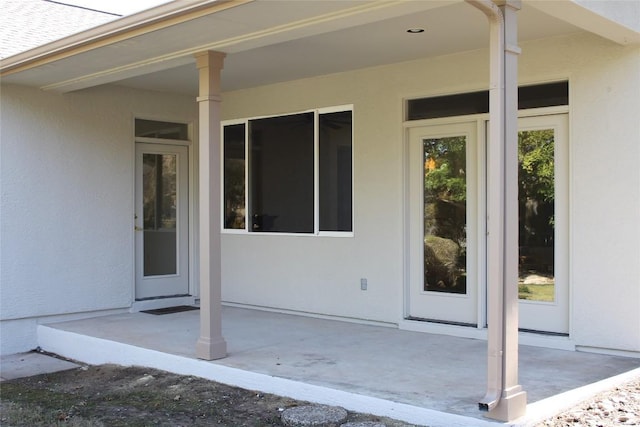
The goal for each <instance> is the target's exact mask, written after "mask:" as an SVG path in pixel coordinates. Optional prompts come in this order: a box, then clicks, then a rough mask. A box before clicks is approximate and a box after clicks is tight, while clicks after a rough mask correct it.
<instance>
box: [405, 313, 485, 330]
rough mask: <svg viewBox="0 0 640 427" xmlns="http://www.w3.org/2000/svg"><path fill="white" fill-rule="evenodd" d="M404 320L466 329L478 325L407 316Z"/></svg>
mask: <svg viewBox="0 0 640 427" xmlns="http://www.w3.org/2000/svg"><path fill="white" fill-rule="evenodd" d="M405 320H412V321H414V322H429V323H438V324H441V325H452V326H464V327H467V328H477V327H478V325H477V324H476V323H465V322H453V321H450V320H438V319H427V318H424V317H414V316H409V317H407V318H406V319H405Z"/></svg>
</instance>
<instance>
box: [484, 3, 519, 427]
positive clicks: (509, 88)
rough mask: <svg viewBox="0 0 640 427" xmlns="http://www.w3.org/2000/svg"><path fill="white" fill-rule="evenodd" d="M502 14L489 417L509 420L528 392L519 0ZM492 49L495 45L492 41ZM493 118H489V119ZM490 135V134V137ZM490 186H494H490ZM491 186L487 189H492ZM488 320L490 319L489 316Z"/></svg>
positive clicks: (504, 6)
mask: <svg viewBox="0 0 640 427" xmlns="http://www.w3.org/2000/svg"><path fill="white" fill-rule="evenodd" d="M495 3H496V4H497V5H498V7H499V8H500V10H501V12H502V16H503V17H504V25H503V31H504V48H503V51H502V53H501V54H502V55H503V66H504V97H503V101H502V104H503V107H502V108H503V109H504V124H503V129H504V131H503V132H504V140H503V141H502V142H501V146H502V147H501V150H502V151H503V153H504V154H503V156H504V157H503V167H502V169H503V172H502V175H503V176H502V180H503V188H504V210H503V212H504V213H503V230H504V231H503V233H504V235H503V239H504V240H503V242H504V243H503V253H502V256H503V260H504V261H503V266H502V268H503V279H502V292H503V301H502V304H503V306H502V307H501V308H500V309H501V310H502V333H501V335H502V337H501V339H502V342H503V344H502V346H503V358H502V395H501V398H500V400H499V402H498V404H497V406H496V407H495V408H493V409H491V410H490V411H489V414H488V415H489V417H491V418H495V419H497V420H501V421H512V420H514V419H516V418H519V417H521V416H523V415H524V414H525V413H526V409H527V394H526V392H524V391H523V390H522V386H521V385H519V384H518V324H519V318H518V305H519V301H518V253H519V243H518V241H519V239H518V233H519V230H518V55H519V54H520V48H519V47H518V23H517V12H518V10H520V7H521V5H520V1H519V0H518V1H514V0H495ZM491 48H492V49H493V48H494V46H493V45H492V47H491ZM490 120H492V118H491V119H490ZM492 138H493V137H492ZM491 190H493V188H492V189H491ZM491 190H490V191H491ZM489 321H490V320H489Z"/></svg>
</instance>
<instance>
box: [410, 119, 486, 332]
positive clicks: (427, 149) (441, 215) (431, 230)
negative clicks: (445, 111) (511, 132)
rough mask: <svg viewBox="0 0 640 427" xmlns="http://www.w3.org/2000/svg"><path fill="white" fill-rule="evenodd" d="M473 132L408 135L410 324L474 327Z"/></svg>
mask: <svg viewBox="0 0 640 427" xmlns="http://www.w3.org/2000/svg"><path fill="white" fill-rule="evenodd" d="M476 129H477V125H476V123H465V124H452V125H436V126H428V127H419V128H412V129H411V130H410V131H409V162H410V165H409V175H410V176H409V192H410V196H409V197H410V207H409V217H410V218H409V236H410V237H409V244H410V256H409V258H410V267H409V276H410V280H409V282H410V284H409V287H410V295H409V299H410V301H409V315H410V317H411V318H418V319H424V320H432V321H438V322H448V323H455V324H465V325H474V326H475V325H476V324H477V309H478V307H477V288H478V284H477V281H476V280H475V277H477V274H476V267H475V265H476V262H475V261H474V260H475V259H476V258H477V248H476V246H477V244H476V242H477V236H476V234H477V226H476V222H475V221H473V220H471V221H469V218H471V219H473V218H476V211H477V209H476V205H477V203H476V200H477V199H476V192H475V191H474V184H475V183H476V171H477V167H476V158H477V154H476V153H477V151H476V148H477V147H476ZM468 278H469V280H470V283H467V282H468V280H467V279H468Z"/></svg>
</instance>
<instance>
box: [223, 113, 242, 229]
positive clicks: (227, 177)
mask: <svg viewBox="0 0 640 427" xmlns="http://www.w3.org/2000/svg"><path fill="white" fill-rule="evenodd" d="M244 140H245V125H244V124H238V125H231V126H225V127H224V228H228V229H237V230H244V226H245V217H246V209H245V206H244V200H245V182H244V172H245V145H244Z"/></svg>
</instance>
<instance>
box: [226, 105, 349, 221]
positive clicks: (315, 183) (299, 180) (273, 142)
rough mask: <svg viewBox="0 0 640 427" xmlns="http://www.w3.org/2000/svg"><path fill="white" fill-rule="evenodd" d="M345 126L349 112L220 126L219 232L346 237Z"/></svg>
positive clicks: (329, 111)
mask: <svg viewBox="0 0 640 427" xmlns="http://www.w3.org/2000/svg"><path fill="white" fill-rule="evenodd" d="M352 123H353V113H352V108H351V107H350V106H349V107H337V108H330V109H321V110H314V111H306V112H301V113H295V114H288V115H282V116H273V117H262V118H255V119H242V120H234V121H229V122H225V123H223V150H224V152H223V162H224V164H223V180H224V191H223V210H224V212H223V229H224V230H236V231H241V232H261V233H303V234H329V233H350V232H352V231H353V173H352V170H353V166H352V163H353V161H352V158H353V124H352Z"/></svg>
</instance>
